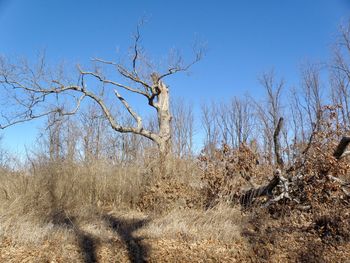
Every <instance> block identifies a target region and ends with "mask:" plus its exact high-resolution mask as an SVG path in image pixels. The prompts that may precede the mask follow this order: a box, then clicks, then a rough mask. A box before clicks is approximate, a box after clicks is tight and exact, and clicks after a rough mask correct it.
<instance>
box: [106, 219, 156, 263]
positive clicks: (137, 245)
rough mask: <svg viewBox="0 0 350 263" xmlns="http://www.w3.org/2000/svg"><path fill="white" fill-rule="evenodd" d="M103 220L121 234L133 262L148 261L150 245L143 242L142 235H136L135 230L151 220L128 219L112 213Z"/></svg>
mask: <svg viewBox="0 0 350 263" xmlns="http://www.w3.org/2000/svg"><path fill="white" fill-rule="evenodd" d="M103 220H104V221H105V222H106V223H107V224H108V226H109V227H110V228H111V229H112V230H113V231H114V232H115V233H117V234H118V235H119V237H120V238H121V239H122V241H123V242H124V244H125V245H126V247H127V250H128V255H129V259H130V261H131V262H133V263H141V262H147V258H148V255H149V246H147V245H145V244H144V243H143V242H142V237H135V236H134V232H135V231H136V230H137V229H139V228H141V227H143V226H144V225H146V224H147V223H148V222H149V220H146V219H132V220H126V219H121V218H117V217H114V216H111V215H104V216H103Z"/></svg>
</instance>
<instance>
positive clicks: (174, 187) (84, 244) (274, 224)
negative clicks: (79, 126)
mask: <svg viewBox="0 0 350 263" xmlns="http://www.w3.org/2000/svg"><path fill="white" fill-rule="evenodd" d="M231 163H233V162H231ZM167 166H168V171H169V174H168V175H167V176H166V177H165V179H164V178H162V177H164V176H162V175H160V174H159V171H158V170H157V169H153V167H152V165H151V164H150V163H148V165H146V166H145V165H143V164H140V165H137V164H134V165H132V166H110V165H109V164H108V163H106V162H102V161H100V162H94V163H91V164H90V165H88V166H87V165H77V164H72V163H62V162H61V163H45V162H38V163H36V164H34V166H31V168H30V169H26V170H23V171H21V172H11V171H6V170H3V171H1V173H0V180H1V182H2V184H1V186H0V262H144V261H145V260H147V261H148V262H189V261H191V262H302V260H304V259H307V260H309V262H318V261H317V260H323V261H322V262H332V258H331V255H334V256H335V257H336V258H337V259H339V260H340V261H339V262H342V260H343V259H346V258H347V257H348V256H349V253H348V251H350V250H349V245H348V244H349V243H347V242H338V241H336V240H335V239H334V238H333V237H332V239H331V240H330V241H329V239H327V240H326V241H327V242H331V243H329V244H331V245H328V243H324V242H326V241H324V240H323V239H322V237H320V234H322V233H323V232H324V231H326V230H327V229H326V227H328V226H330V227H333V226H334V227H337V229H340V230H341V231H342V230H344V231H343V232H344V233H345V232H346V231H348V230H347V227H348V225H347V224H340V223H339V222H340V221H339V220H340V219H342V218H344V219H346V220H347V219H348V218H349V217H348V216H349V215H343V214H340V215H339V218H340V219H339V220H338V221H339V222H338V221H334V220H333V218H332V217H331V218H330V219H329V220H328V221H327V220H326V221H325V220H323V221H322V220H321V221H320V217H317V216H316V214H315V213H310V212H300V211H298V210H297V209H295V208H293V207H292V208H290V207H289V206H288V205H286V206H280V205H278V204H276V206H274V207H270V209H258V207H254V208H253V209H252V210H249V211H248V210H245V211H244V212H243V211H241V209H240V207H235V206H233V205H232V204H231V205H229V204H228V203H227V202H217V203H216V205H214V206H212V207H211V208H209V209H208V208H205V200H206V198H207V196H206V193H207V192H206V191H204V190H205V187H207V183H208V182H207V181H206V180H203V173H202V171H201V170H200V169H199V166H198V163H197V161H194V160H178V159H172V160H169V163H168V164H167ZM209 172H211V171H209ZM226 174H228V173H226V172H225V173H220V174H219V175H226ZM206 176H208V173H207V174H206ZM206 179H208V177H206ZM230 179H231V177H230ZM232 179H233V178H232ZM219 186H220V187H221V186H222V185H221V184H220V185H219ZM223 200H226V199H225V198H223ZM320 211H324V212H325V211H326V210H325V209H324V208H322V210H320ZM344 211H345V210H344ZM329 215H332V213H329ZM322 218H323V217H322ZM322 218H321V219H322ZM325 218H326V217H325ZM326 219H327V218H326ZM332 220H333V221H334V222H333V221H332ZM315 222H316V223H317V222H320V223H319V224H318V225H317V224H316V223H315ZM338 225H339V226H338ZM337 229H335V230H336V231H338V230H337ZM340 230H339V231H340ZM327 231H328V230H327ZM329 231H333V230H332V229H331V230H329ZM339 231H338V232H339ZM333 232H334V231H333ZM333 232H331V234H333ZM338 232H334V233H335V234H336V235H335V236H336V237H338V236H340V237H341V238H343V239H344V240H346V238H347V236H345V235H344V236H342V234H339V233H338ZM334 247H336V248H337V249H336V250H335V249H334ZM315 251H316V252H317V251H318V252H317V253H316V252H315ZM321 252H322V253H321ZM333 259H334V258H333Z"/></svg>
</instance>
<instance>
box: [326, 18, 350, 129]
mask: <svg viewBox="0 0 350 263" xmlns="http://www.w3.org/2000/svg"><path fill="white" fill-rule="evenodd" d="M349 58H350V22H349V23H348V24H347V25H344V26H342V27H341V28H340V36H339V39H338V41H337V43H336V45H335V51H334V59H333V62H332V64H331V85H332V92H331V96H332V101H333V104H335V105H338V106H339V111H340V116H341V122H342V124H343V125H344V127H346V129H350V101H349V96H350V63H349Z"/></svg>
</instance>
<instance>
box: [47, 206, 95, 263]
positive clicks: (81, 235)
mask: <svg viewBox="0 0 350 263" xmlns="http://www.w3.org/2000/svg"><path fill="white" fill-rule="evenodd" d="M74 221H75V219H74V218H70V217H68V216H67V215H66V213H65V212H64V211H57V212H55V213H53V214H52V223H53V224H54V225H55V226H57V227H62V228H67V229H72V230H74V233H75V235H76V238H77V241H78V244H79V248H80V250H81V252H82V254H83V260H84V263H97V262H98V261H97V256H96V248H97V243H98V242H97V241H98V240H97V239H96V238H94V237H93V236H92V235H90V234H88V233H86V232H84V231H82V230H81V229H79V227H78V226H77V225H76V224H75V223H74Z"/></svg>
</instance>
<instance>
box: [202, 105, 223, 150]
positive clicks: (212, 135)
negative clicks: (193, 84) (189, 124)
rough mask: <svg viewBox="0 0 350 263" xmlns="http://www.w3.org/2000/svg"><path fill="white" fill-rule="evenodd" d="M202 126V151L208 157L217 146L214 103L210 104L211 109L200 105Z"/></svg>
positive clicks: (217, 135) (217, 130) (217, 129)
mask: <svg viewBox="0 0 350 263" xmlns="http://www.w3.org/2000/svg"><path fill="white" fill-rule="evenodd" d="M201 111H202V126H203V128H204V133H205V139H204V140H205V141H204V150H205V151H206V153H208V154H209V156H210V155H211V154H212V153H213V152H214V150H215V149H216V147H217V146H218V144H219V128H218V125H217V121H216V118H217V107H216V105H215V103H214V102H212V103H211V107H210V106H208V105H206V104H202V105H201Z"/></svg>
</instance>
